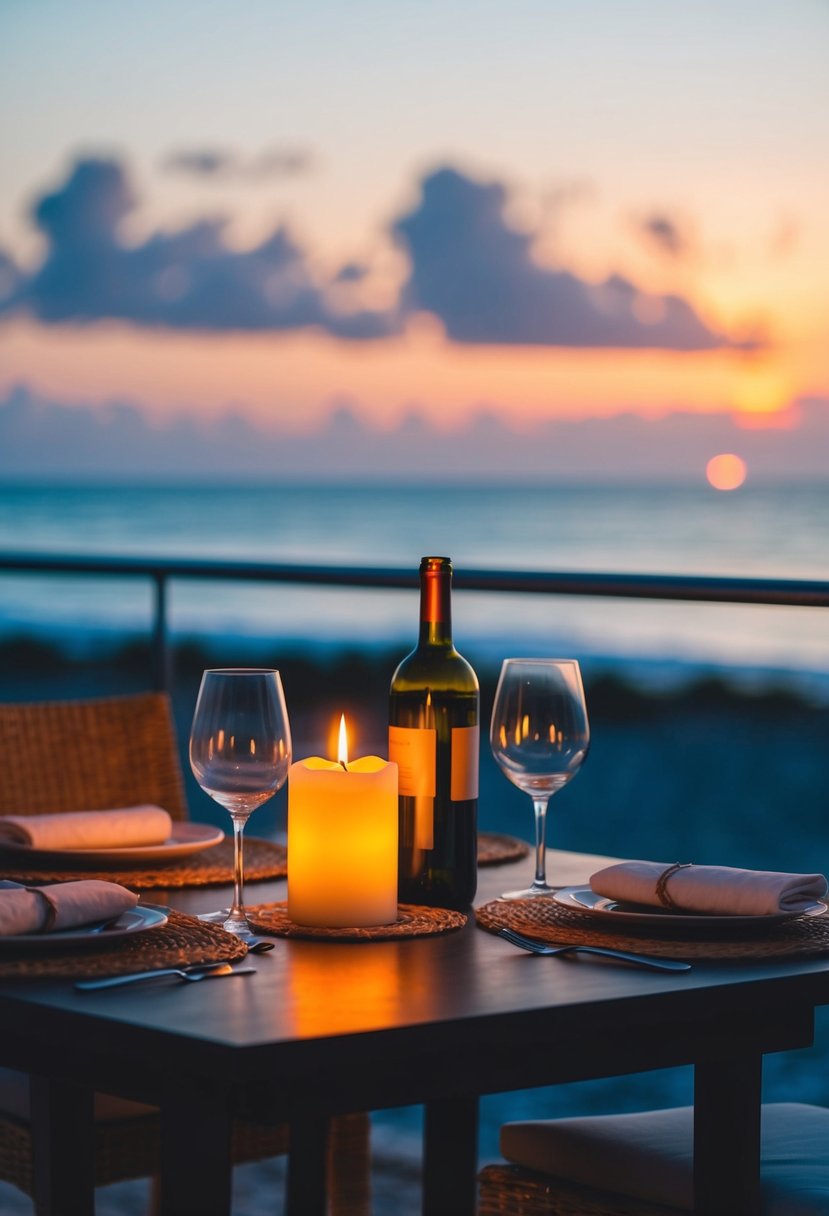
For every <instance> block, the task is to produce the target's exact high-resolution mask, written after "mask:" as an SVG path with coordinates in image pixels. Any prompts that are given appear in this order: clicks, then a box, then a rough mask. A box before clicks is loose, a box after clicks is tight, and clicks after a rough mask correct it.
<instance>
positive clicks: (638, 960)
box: [498, 929, 691, 971]
mask: <svg viewBox="0 0 829 1216" xmlns="http://www.w3.org/2000/svg"><path fill="white" fill-rule="evenodd" d="M498 936H499V937H503V938H504V940H505V941H508V942H510V943H511V944H512V945H513V946H520V948H521V949H522V950H529V952H530V953H531V954H601V955H604V956H605V957H606V958H615V959H617V960H618V961H620V962H623V963H634V964H636V966H638V967H651V968H653V970H654V971H690V970H691V964H690V963H681V962H679V961H678V960H677V959H673V958H651V956H650V955H647V954H630V953H628V951H626V950H612V949H611V948H610V947H609V946H582V945H577V944H571V945H566V944H565V945H561V946H550V945H548V944H547V943H546V942H540V941H536V940H535V938H532V937H525V936H524V934H523V933H516V932H515V930H514V929H499V930H498Z"/></svg>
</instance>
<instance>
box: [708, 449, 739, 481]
mask: <svg viewBox="0 0 829 1216" xmlns="http://www.w3.org/2000/svg"><path fill="white" fill-rule="evenodd" d="M746 472H747V470H746V462H745V461H744V460H742V459H741V458H740V457H739V456H735V455H734V454H733V452H721V453H720V455H719V456H712V457H711V459H710V460H709V461H708V464H707V465H706V466H705V476H706V477H707V478H708V482H709V484H710V485H712V486H713V487H714V489H715V490H736V489H739V487H740V486H741V485H742V484H743V482H744V481H745V479H746Z"/></svg>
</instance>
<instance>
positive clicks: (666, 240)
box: [638, 214, 691, 259]
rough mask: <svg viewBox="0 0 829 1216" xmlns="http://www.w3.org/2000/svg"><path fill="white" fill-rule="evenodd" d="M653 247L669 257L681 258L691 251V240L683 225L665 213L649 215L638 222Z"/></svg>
mask: <svg viewBox="0 0 829 1216" xmlns="http://www.w3.org/2000/svg"><path fill="white" fill-rule="evenodd" d="M638 227H639V231H640V232H641V233H642V235H643V236H644V237H645V238H646V240H647V241H648V243H649V244H650V246H651V248H654V249H656V250H657V251H658V252H659V253H662V254H667V255H668V257H671V258H676V259H681V258H685V257H688V256H689V255H690V253H691V242H690V239H689V237H688V236H687V234H686V233H685V232H683V230H682V227H681V225H680V224H679V223H678V222H677V220H675V219H671V217H670V216H668V215H664V214H654V215H647V216H645V218H644V219H643V220H641V221H640V222H639V224H638Z"/></svg>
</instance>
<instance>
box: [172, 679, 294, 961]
mask: <svg viewBox="0 0 829 1216" xmlns="http://www.w3.org/2000/svg"><path fill="white" fill-rule="evenodd" d="M290 764H291V731H290V725H289V722H288V713H287V710H286V707H285V695H284V692H283V689H282V681H281V678H280V675H279V672H278V671H276V670H274V669H272V668H245V667H241V668H216V669H214V670H211V671H205V672H204V674H203V675H202V680H201V686H200V688H199V695H198V698H197V700H196V709H195V713H194V715H193V725H192V727H191V730H190V766H191V768H192V770H193V775H194V776H195V778H196V780H197V781H198V783H199V785H200V786H201V788H202V789H203V790H204V792H205V793H206V794H208V795H209V796H210V797H211V798H212V799H213V800H214V801H215V802H218V803H219V805H220V806H222V807H224V809H225V810H226V811H227V812H228V813H229V815H230V818H231V821H232V823H233V846H234V847H233V872H234V882H233V905H232V907H230V908H228V909H223V910H222V911H220V912H216V913H213V914H210V915H208V916H206V917H203V919H209V920H214V921H218V922H219V923H220V924H222V925H223V927H224V928H225V929H227V930H229V931H230V932H231V933H235V934H236V935H237V936H238V937H248V936H250V935H251V934H252V930H251V927H250V925H249V924H248V921H247V917H246V916H245V911H244V895H243V884H244V855H243V847H244V846H243V832H244V828H245V824H246V823H247V821H248V818H249V817H250V815H251V814H252V813H253V811H255V810H256V809H257V807H259V806H261V805H262V803H264V802H267V800H268V799H269V798H272V797H273V795H274V794H275V793H276V792H277V790H279V789H281V788H282V786H283V785H284V784H285V780H286V778H287V776H288V769H289V767H290Z"/></svg>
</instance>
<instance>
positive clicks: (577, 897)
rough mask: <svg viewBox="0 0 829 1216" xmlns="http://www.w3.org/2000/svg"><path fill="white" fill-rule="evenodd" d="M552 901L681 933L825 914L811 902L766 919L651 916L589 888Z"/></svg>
mask: <svg viewBox="0 0 829 1216" xmlns="http://www.w3.org/2000/svg"><path fill="white" fill-rule="evenodd" d="M552 898H553V900H554V901H555V902H556V903H557V904H561V906H562V908H569V909H570V910H571V911H573V910H576V911H578V912H587V913H588V914H590V915H591V916H601V917H604V918H605V919H607V920H611V921H614V922H615V923H617V924H618V923H619V922H620V921H627V922H628V923H629V924H641V925H659V926H665V925H667V926H670V928H672V929H681V928H682V927H683V926H686V925H687V926H688V927H693V928H694V929H699V928H711V929H725V928H728V929H734V928H738V929H739V928H747V927H749V926H751V927H755V928H759V927H760V926H765V925H776V924H779V923H780V922H781V921H784V920H791V919H792V918H793V917H795V916H822V915H823V913H824V912H825V911H826V904H824V903H820V902H815V903H813V904H809V906H808V907H806V908H804V909H802V910H801V911H799V912H774V913H770V914H769V915H767V916H714V915H712V914H709V913H703V912H700V913H696V912H671V911H669V910H668V909H663V910H660V911H659V912H655V911H651V910H649V909H648V908H643V907H642V906H641V905H640V904H625V903H622V902H621V901H620V900H617V899H608V898H607V897H606V896H604V895H597V894H596V892H595V891H591V889H590V888H589V887H562V888H561V889H560V890H558V891H556V892H555V893H554V894H553V896H552Z"/></svg>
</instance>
